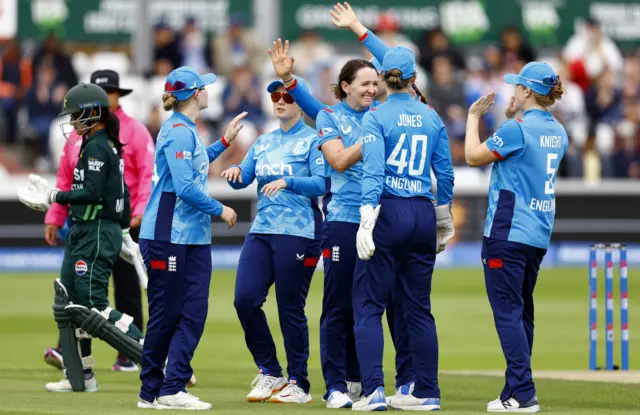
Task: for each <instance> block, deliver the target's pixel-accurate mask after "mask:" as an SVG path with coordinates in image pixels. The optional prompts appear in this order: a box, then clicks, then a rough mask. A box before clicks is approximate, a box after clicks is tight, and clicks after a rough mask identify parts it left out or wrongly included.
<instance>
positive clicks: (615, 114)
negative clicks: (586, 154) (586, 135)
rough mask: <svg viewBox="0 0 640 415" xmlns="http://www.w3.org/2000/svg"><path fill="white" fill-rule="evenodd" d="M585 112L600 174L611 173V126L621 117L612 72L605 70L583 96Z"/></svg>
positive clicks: (608, 174)
mask: <svg viewBox="0 0 640 415" xmlns="http://www.w3.org/2000/svg"><path fill="white" fill-rule="evenodd" d="M585 102H586V108H587V113H588V114H589V117H590V119H591V126H590V131H591V135H592V136H593V139H594V140H595V142H594V145H595V149H596V150H597V152H598V154H599V155H600V159H601V163H602V167H601V169H602V176H603V177H611V176H612V175H613V159H612V155H613V150H614V141H615V131H614V129H613V126H614V125H615V124H616V123H617V122H618V121H619V120H621V119H622V91H621V90H620V89H619V88H616V86H615V84H614V78H613V72H612V71H610V70H605V71H604V72H602V73H601V74H600V76H599V77H598V79H597V80H596V81H595V83H594V86H593V87H592V88H591V89H590V90H589V92H587V95H586V96H585Z"/></svg>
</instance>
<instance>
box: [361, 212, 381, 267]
mask: <svg viewBox="0 0 640 415" xmlns="http://www.w3.org/2000/svg"><path fill="white" fill-rule="evenodd" d="M379 214H380V205H378V206H376V207H375V208H374V207H373V206H371V205H363V206H360V228H359V229H358V233H357V234H356V249H357V251H358V258H360V259H362V260H364V261H366V260H368V259H370V258H371V257H372V256H373V253H374V252H375V250H376V245H375V244H374V243H373V229H374V228H375V226H376V221H377V220H378V215H379Z"/></svg>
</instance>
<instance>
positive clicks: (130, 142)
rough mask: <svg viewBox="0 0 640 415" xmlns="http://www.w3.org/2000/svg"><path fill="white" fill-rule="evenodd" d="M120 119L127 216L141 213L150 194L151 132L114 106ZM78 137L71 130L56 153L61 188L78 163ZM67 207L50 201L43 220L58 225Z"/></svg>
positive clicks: (68, 187)
mask: <svg viewBox="0 0 640 415" xmlns="http://www.w3.org/2000/svg"><path fill="white" fill-rule="evenodd" d="M115 114H116V116H117V117H118V119H119V120H120V141H121V142H122V143H123V144H125V146H124V147H123V158H124V180H125V182H126V183H127V186H128V187H129V193H130V194H131V217H134V216H142V214H143V213H144V209H145V207H146V206H147V202H148V201H149V196H150V195H151V175H152V174H153V163H154V160H153V158H154V154H155V146H154V144H153V139H152V138H151V134H149V131H148V130H147V127H145V126H144V124H142V123H141V122H140V121H138V120H134V119H133V118H131V117H129V116H128V115H127V114H125V112H124V111H123V110H122V107H120V108H118V110H117V111H116V112H115ZM81 144H82V138H81V137H80V136H78V135H77V134H76V133H75V132H73V133H71V136H70V137H69V140H67V143H66V144H65V145H64V149H63V150H62V155H61V156H60V166H59V167H58V174H57V176H56V187H57V188H58V189H60V190H63V191H69V190H71V183H72V181H73V169H74V168H75V167H76V164H77V163H78V157H79V155H80V145H81ZM68 210H69V207H68V206H63V205H60V204H58V203H54V204H52V205H51V208H50V209H49V211H48V212H47V214H46V216H45V218H44V223H45V224H47V225H49V224H51V225H58V226H59V227H62V226H63V225H64V222H65V221H66V220H67V214H68Z"/></svg>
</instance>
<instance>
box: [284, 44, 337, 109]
mask: <svg viewBox="0 0 640 415" xmlns="http://www.w3.org/2000/svg"><path fill="white" fill-rule="evenodd" d="M292 56H295V55H292ZM297 64H298V61H297V60H296V66H297ZM306 78H307V80H308V81H307V83H308V84H309V85H310V88H311V91H312V92H313V96H314V97H316V99H317V100H318V101H320V102H322V103H323V104H325V105H334V104H337V103H338V100H337V99H336V95H335V94H334V93H333V91H332V90H331V87H330V85H331V84H333V83H335V80H336V79H338V74H336V73H335V71H334V70H333V67H332V66H331V61H330V60H326V61H320V62H318V63H316V65H315V66H314V67H313V68H312V70H311V72H310V73H309V75H308V76H307V77H306Z"/></svg>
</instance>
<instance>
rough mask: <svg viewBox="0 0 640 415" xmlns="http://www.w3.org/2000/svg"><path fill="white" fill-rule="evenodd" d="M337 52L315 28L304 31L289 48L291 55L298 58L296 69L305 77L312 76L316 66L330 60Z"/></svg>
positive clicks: (297, 72)
mask: <svg viewBox="0 0 640 415" xmlns="http://www.w3.org/2000/svg"><path fill="white" fill-rule="evenodd" d="M335 53H336V51H335V49H334V48H333V47H332V46H331V45H330V44H328V43H327V42H325V41H324V40H322V38H321V37H320V35H319V34H318V32H316V31H314V30H305V31H303V32H302V33H301V34H300V38H298V40H296V41H295V42H293V44H292V45H291V48H290V49H289V56H294V57H295V58H296V63H295V67H294V70H295V72H296V74H298V75H300V76H302V77H303V78H311V71H312V70H314V69H315V66H316V65H318V64H319V63H322V62H326V61H329V60H330V59H331V58H332V57H333V56H335Z"/></svg>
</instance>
